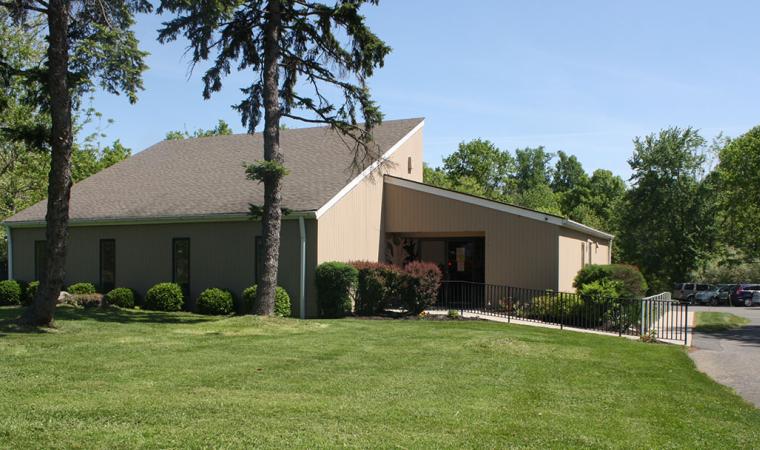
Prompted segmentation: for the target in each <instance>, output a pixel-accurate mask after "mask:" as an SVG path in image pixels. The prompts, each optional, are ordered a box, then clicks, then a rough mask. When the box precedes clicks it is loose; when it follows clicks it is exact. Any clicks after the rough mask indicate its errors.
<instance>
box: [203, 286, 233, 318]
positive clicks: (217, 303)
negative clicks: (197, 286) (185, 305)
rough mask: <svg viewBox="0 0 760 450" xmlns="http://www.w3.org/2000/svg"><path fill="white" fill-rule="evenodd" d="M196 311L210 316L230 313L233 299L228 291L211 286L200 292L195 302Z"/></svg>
mask: <svg viewBox="0 0 760 450" xmlns="http://www.w3.org/2000/svg"><path fill="white" fill-rule="evenodd" d="M197 307H198V312H199V313H201V314H208V315H212V316H224V315H227V314H230V313H231V312H232V309H233V307H234V299H233V298H232V293H231V292H230V291H227V290H224V289H219V288H211V289H206V290H205V291H203V292H201V295H200V296H199V297H198V302H197Z"/></svg>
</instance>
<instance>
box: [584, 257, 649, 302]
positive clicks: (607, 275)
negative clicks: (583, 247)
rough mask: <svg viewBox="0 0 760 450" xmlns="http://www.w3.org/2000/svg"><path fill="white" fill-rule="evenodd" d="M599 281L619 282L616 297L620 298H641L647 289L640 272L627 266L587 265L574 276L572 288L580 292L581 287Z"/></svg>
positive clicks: (633, 267)
mask: <svg viewBox="0 0 760 450" xmlns="http://www.w3.org/2000/svg"><path fill="white" fill-rule="evenodd" d="M601 280H608V281H617V282H619V283H620V286H619V288H618V295H619V296H620V297H621V298H641V297H643V296H644V294H646V292H647V289H648V288H649V286H647V282H646V280H645V279H644V275H642V274H641V271H639V269H638V268H637V267H635V266H631V265H627V264H589V265H587V266H586V267H584V268H582V269H581V270H580V271H579V272H578V275H576V276H575V281H574V282H573V287H574V288H575V289H576V290H577V292H580V291H579V289H581V288H582V287H583V285H585V284H589V283H593V282H594V281H601Z"/></svg>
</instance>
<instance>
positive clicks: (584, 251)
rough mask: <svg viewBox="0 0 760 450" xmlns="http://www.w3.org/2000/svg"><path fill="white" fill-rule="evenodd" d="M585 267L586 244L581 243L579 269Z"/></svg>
mask: <svg viewBox="0 0 760 450" xmlns="http://www.w3.org/2000/svg"><path fill="white" fill-rule="evenodd" d="M585 266H586V243H585V242H581V267H585Z"/></svg>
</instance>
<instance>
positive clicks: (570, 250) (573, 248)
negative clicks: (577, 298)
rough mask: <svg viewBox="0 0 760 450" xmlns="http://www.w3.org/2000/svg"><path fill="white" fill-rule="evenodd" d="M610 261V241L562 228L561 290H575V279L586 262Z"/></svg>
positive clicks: (560, 255)
mask: <svg viewBox="0 0 760 450" xmlns="http://www.w3.org/2000/svg"><path fill="white" fill-rule="evenodd" d="M609 261H610V245H609V241H606V240H602V239H599V238H595V237H592V236H589V235H586V234H583V233H580V232H577V231H574V230H568V229H565V228H560V233H559V279H558V285H559V290H560V291H574V290H575V288H574V287H573V280H574V279H575V276H576V275H577V274H578V271H579V270H581V268H582V267H583V266H584V265H585V264H608V263H609Z"/></svg>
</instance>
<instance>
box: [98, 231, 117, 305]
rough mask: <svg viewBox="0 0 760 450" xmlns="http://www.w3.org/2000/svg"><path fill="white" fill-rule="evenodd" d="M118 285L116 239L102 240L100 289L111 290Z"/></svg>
mask: <svg viewBox="0 0 760 450" xmlns="http://www.w3.org/2000/svg"><path fill="white" fill-rule="evenodd" d="M115 287H116V241H115V240H113V239H101V240H100V289H101V290H102V291H103V292H109V291H111V290H112V289H113V288H115Z"/></svg>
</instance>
